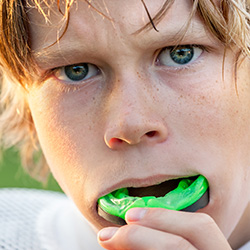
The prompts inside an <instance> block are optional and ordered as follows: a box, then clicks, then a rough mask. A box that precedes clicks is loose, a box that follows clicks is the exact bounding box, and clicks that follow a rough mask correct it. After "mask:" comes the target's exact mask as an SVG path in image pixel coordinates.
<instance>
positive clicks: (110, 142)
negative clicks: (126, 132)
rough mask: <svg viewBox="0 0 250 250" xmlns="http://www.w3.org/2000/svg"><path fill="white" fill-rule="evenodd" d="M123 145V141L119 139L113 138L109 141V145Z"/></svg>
mask: <svg viewBox="0 0 250 250" xmlns="http://www.w3.org/2000/svg"><path fill="white" fill-rule="evenodd" d="M121 143H122V139H119V138H111V139H110V140H109V145H114V144H121Z"/></svg>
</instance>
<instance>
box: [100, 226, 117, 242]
mask: <svg viewBox="0 0 250 250" xmlns="http://www.w3.org/2000/svg"><path fill="white" fill-rule="evenodd" d="M117 230H118V228H117V227H109V228H104V229H102V230H101V231H99V233H98V239H99V240H100V241H105V240H109V239H111V238H112V237H113V236H114V234H115V233H116V231H117Z"/></svg>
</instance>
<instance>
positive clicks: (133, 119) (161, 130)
mask: <svg viewBox="0 0 250 250" xmlns="http://www.w3.org/2000/svg"><path fill="white" fill-rule="evenodd" d="M138 86H139V87H138ZM143 89H144V90H143ZM145 89H146V88H143V86H142V84H140V83H138V82H137V84H133V83H132V84H130V83H129V82H127V83H126V84H125V83H124V84H123V83H122V82H121V81H120V84H119V86H117V87H116V88H115V89H114V90H112V93H111V94H110V98H109V101H108V109H107V117H108V118H107V123H106V128H105V133H104V141H105V143H106V145H107V146H108V147H109V148H110V149H113V150H118V149H121V148H124V147H126V146H128V145H137V144H142V143H144V144H150V145H154V144H157V143H161V142H163V141H165V140H166V139H167V137H168V129H167V125H166V122H165V121H164V120H165V119H164V116H163V114H161V111H160V110H161V107H160V105H159V103H158V105H157V102H156V101H155V99H156V98H155V96H154V95H153V94H152V91H148V90H145Z"/></svg>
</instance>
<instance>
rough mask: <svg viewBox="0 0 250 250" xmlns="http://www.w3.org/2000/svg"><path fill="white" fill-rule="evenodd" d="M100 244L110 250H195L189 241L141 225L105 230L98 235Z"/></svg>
mask: <svg viewBox="0 0 250 250" xmlns="http://www.w3.org/2000/svg"><path fill="white" fill-rule="evenodd" d="M98 241H99V244H100V245H101V246H102V247H104V248H105V249H109V250H111V249H112V250H120V249H121V250H127V249H129V250H163V249H164V250H166V249H187V250H195V249H196V248H195V247H194V246H192V245H191V244H190V243H189V242H188V241H187V240H185V239H184V238H182V237H180V236H178V235H172V234H169V233H165V232H162V231H158V230H155V229H152V228H148V227H144V226H140V225H135V224H134V225H126V226H123V227H120V228H113V227H111V228H104V229H103V230H101V231H100V232H99V234H98Z"/></svg>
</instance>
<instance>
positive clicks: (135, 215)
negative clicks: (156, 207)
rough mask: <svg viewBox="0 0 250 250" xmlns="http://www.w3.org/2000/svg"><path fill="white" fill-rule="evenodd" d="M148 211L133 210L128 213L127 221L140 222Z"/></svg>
mask: <svg viewBox="0 0 250 250" xmlns="http://www.w3.org/2000/svg"><path fill="white" fill-rule="evenodd" d="M146 211H147V209H145V208H132V209H130V210H128V212H127V213H126V221H138V220H141V219H142V218H143V217H144V215H145V213H146Z"/></svg>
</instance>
